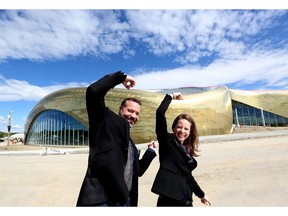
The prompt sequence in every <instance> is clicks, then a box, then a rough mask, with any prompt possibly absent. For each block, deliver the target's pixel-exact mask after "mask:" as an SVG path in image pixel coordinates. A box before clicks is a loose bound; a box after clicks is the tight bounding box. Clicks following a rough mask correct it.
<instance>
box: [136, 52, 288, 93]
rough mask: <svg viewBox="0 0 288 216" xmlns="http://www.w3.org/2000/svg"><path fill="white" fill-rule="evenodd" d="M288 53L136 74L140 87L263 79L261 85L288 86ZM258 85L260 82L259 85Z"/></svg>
mask: <svg viewBox="0 0 288 216" xmlns="http://www.w3.org/2000/svg"><path fill="white" fill-rule="evenodd" d="M286 59H288V53H287V52H285V53H283V52H281V51H278V52H270V53H269V52H267V53H251V54H250V55H249V56H246V57H245V58H243V59H239V60H219V61H216V62H213V63H211V64H210V65H208V66H207V67H195V66H185V67H181V68H176V69H173V70H166V71H163V70H162V71H157V70H154V71H152V72H147V73H144V74H143V72H142V73H141V74H140V75H138V76H135V79H136V81H137V86H136V87H135V88H137V89H163V88H166V89H167V88H179V87H188V86H193V87H206V86H217V85H232V84H235V83H236V84H237V87H239V88H241V87H243V86H245V85H248V84H252V83H257V82H263V83H264V85H263V86H261V88H264V89H265V88H267V89H269V88H270V87H276V86H277V87H281V88H283V89H286V88H287V87H288V85H287V83H288V73H287V71H288V62H287V60H286ZM256 86H257V85H256Z"/></svg>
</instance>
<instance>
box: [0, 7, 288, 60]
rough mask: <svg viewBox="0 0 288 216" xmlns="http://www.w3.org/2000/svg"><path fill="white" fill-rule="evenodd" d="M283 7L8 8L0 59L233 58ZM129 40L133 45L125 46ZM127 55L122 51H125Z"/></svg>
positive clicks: (1, 23) (0, 21)
mask: <svg viewBox="0 0 288 216" xmlns="http://www.w3.org/2000/svg"><path fill="white" fill-rule="evenodd" d="M284 12H285V11H284V10H276V11H273V10H262V11H251V10H126V11H124V10H116V11H112V10H24V11H17V10H8V11H2V12H1V13H0V18H1V19H0V28H1V32H5V34H1V36H0V49H1V53H0V60H1V59H2V60H5V59H22V58H27V59H32V60H47V59H63V58H67V57H68V56H79V55H95V56H96V57H106V58H108V57H109V54H115V53H123V56H124V58H125V57H127V56H129V55H132V56H133V55H135V54H137V53H136V52H137V51H139V50H138V49H139V48H140V47H141V52H143V50H144V52H146V53H152V54H154V55H157V56H165V55H167V54H168V55H170V54H176V53H177V57H175V60H176V61H179V62H181V63H183V64H184V63H191V62H197V61H198V60H199V59H201V58H202V57H207V56H212V55H214V56H215V55H217V56H218V57H219V58H228V57H230V56H231V58H235V57H237V56H238V55H240V54H245V53H246V52H247V49H248V48H250V47H249V46H250V45H249V43H248V42H247V39H248V38H250V37H253V36H255V35H256V34H259V33H260V32H261V31H262V30H264V29H266V28H269V27H270V24H271V23H272V22H273V21H274V18H277V17H278V16H281V15H282V14H283V13H284ZM131 41H136V44H137V46H136V47H133V48H132V47H131V46H130V43H131ZM143 47H145V49H144V48H143ZM127 54H128V55H127Z"/></svg>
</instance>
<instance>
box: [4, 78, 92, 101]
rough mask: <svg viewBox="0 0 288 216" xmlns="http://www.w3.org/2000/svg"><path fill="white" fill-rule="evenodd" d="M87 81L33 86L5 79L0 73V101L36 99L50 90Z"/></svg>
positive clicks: (84, 84)
mask: <svg viewBox="0 0 288 216" xmlns="http://www.w3.org/2000/svg"><path fill="white" fill-rule="evenodd" d="M87 85H88V83H75V82H71V83H63V84H55V85H51V86H44V87H40V86H35V85H31V84H29V83H28V82H26V81H23V80H15V79H5V78H4V77H3V76H1V75H0V101H18V100H27V101H38V100H40V99H42V98H43V97H45V96H46V95H48V94H49V93H51V92H54V91H57V90H60V89H64V88H72V87H83V86H87Z"/></svg>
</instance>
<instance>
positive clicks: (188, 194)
mask: <svg viewBox="0 0 288 216" xmlns="http://www.w3.org/2000/svg"><path fill="white" fill-rule="evenodd" d="M172 99H175V100H182V95H181V94H180V93H174V94H167V95H165V97H164V99H163V101H162V102H161V104H160V106H159V107H158V109H157V111H156V134H157V139H158V143H159V161H160V167H159V170H158V172H157V175H156V177H155V180H154V183H153V186H152V189H151V191H152V192H153V193H156V194H158V195H159V197H158V201H157V206H193V199H192V195H193V193H194V194H195V195H196V196H198V197H199V198H200V199H201V202H202V203H203V204H205V205H211V203H210V201H209V199H208V198H207V197H206V196H205V193H204V192H203V191H202V189H201V188H200V186H199V185H198V183H197V182H196V180H195V179H194V177H193V176H192V171H193V170H194V169H195V168H196V167H197V161H196V160H195V157H196V156H198V155H197V154H196V152H197V151H198V143H199V137H198V132H197V128H196V124H195V122H194V120H193V118H192V117H191V116H190V115H188V114H180V115H178V116H177V117H176V118H175V120H174V122H173V124H172V130H173V132H172V133H168V131H167V121H166V117H165V112H166V111H167V109H168V107H169V105H170V103H171V101H172Z"/></svg>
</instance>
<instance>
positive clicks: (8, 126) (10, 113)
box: [7, 111, 13, 148]
mask: <svg viewBox="0 0 288 216" xmlns="http://www.w3.org/2000/svg"><path fill="white" fill-rule="evenodd" d="M12 112H13V111H10V112H9V114H8V125H7V128H8V140H7V148H8V147H9V142H10V130H11V118H12Z"/></svg>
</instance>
